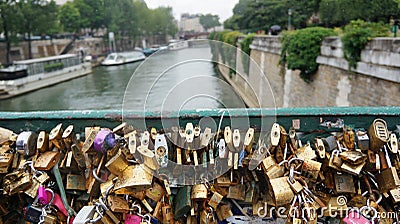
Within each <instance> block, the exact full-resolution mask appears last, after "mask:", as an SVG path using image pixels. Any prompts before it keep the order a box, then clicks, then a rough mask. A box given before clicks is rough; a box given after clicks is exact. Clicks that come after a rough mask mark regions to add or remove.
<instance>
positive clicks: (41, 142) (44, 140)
mask: <svg viewBox="0 0 400 224" xmlns="http://www.w3.org/2000/svg"><path fill="white" fill-rule="evenodd" d="M36 148H37V149H38V150H39V152H46V151H48V150H49V135H48V134H47V133H46V132H45V131H41V132H39V135H38V139H37V144H36Z"/></svg>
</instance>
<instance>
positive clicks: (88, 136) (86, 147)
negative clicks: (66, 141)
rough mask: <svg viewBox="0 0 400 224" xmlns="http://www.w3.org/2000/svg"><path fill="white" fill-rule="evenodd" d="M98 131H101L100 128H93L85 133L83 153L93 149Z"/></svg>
mask: <svg viewBox="0 0 400 224" xmlns="http://www.w3.org/2000/svg"><path fill="white" fill-rule="evenodd" d="M97 132H99V130H97V129H94V128H93V129H89V132H88V134H85V136H86V139H85V142H84V143H83V146H82V153H87V152H88V151H89V150H90V149H91V147H92V146H93V143H94V139H95V138H96V136H97Z"/></svg>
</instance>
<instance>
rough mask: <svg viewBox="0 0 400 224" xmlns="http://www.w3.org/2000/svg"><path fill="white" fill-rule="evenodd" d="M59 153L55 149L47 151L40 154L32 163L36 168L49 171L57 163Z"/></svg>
mask: <svg viewBox="0 0 400 224" xmlns="http://www.w3.org/2000/svg"><path fill="white" fill-rule="evenodd" d="M60 156H61V154H60V153H59V152H57V151H47V152H44V153H43V154H41V155H40V156H39V157H38V158H37V159H36V161H35V163H34V164H33V167H35V169H37V170H43V171H49V170H50V169H52V168H53V167H54V165H56V163H58V161H59V160H60Z"/></svg>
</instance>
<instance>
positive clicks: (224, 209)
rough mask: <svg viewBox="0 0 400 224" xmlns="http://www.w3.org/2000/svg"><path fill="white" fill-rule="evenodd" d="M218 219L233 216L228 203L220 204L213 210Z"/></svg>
mask: <svg viewBox="0 0 400 224" xmlns="http://www.w3.org/2000/svg"><path fill="white" fill-rule="evenodd" d="M215 213H216V214H217V217H218V219H219V220H221V221H222V220H226V219H228V218H230V217H232V216H233V213H232V206H231V205H230V204H222V205H221V206H219V207H218V208H217V210H216V212H215Z"/></svg>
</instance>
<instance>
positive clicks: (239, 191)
mask: <svg viewBox="0 0 400 224" xmlns="http://www.w3.org/2000/svg"><path fill="white" fill-rule="evenodd" d="M226 198H230V199H235V200H239V201H244V199H246V188H245V186H244V184H243V177H242V179H241V181H240V183H236V184H234V185H231V186H230V187H229V189H228V195H227V196H226Z"/></svg>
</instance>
